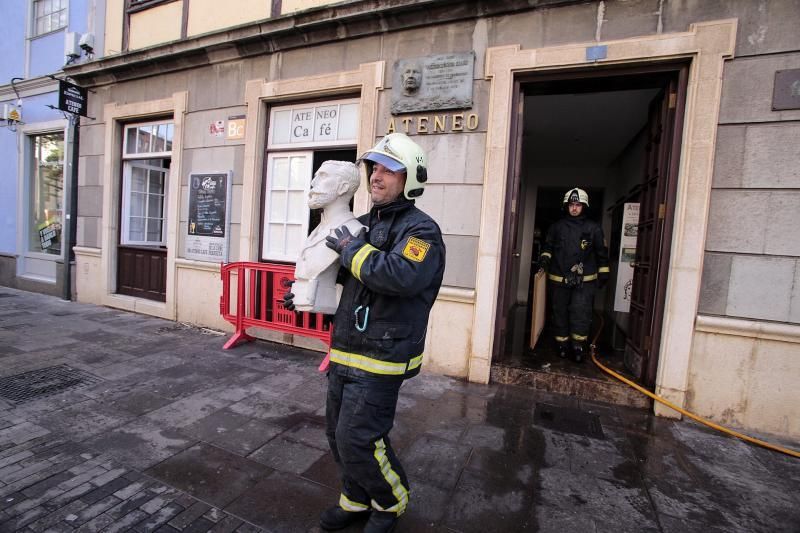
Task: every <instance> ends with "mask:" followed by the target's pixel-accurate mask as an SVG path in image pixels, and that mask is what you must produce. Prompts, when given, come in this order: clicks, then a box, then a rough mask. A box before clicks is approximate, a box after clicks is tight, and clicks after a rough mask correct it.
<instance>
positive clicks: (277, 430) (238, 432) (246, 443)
mask: <svg viewBox="0 0 800 533" xmlns="http://www.w3.org/2000/svg"><path fill="white" fill-rule="evenodd" d="M285 430H286V428H284V427H282V426H279V425H276V424H271V423H269V422H264V421H261V420H252V419H251V420H249V422H247V423H245V424H244V425H242V426H239V427H237V428H236V429H233V430H231V431H226V432H223V433H220V434H217V435H216V436H214V437H213V438H211V439H210V440H209V442H211V443H212V444H214V445H216V446H219V447H221V448H225V449H226V450H228V451H231V452H233V453H235V454H238V455H241V456H247V455H249V454H250V453H252V452H253V451H255V450H257V449H258V448H260V447H262V446H263V445H264V444H266V443H267V442H269V441H270V440H272V439H273V438H275V437H277V436H278V435H280V434H281V433H283V432H284V431H285Z"/></svg>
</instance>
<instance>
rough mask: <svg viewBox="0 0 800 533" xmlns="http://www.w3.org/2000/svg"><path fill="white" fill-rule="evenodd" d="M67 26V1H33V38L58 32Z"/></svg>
mask: <svg viewBox="0 0 800 533" xmlns="http://www.w3.org/2000/svg"><path fill="white" fill-rule="evenodd" d="M66 25H67V0H34V2H33V36H34V37H37V36H39V35H44V34H45V33H50V32H51V31H56V30H60V29H61V28H63V27H65V26H66Z"/></svg>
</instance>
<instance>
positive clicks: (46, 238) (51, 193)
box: [27, 132, 64, 255]
mask: <svg viewBox="0 0 800 533" xmlns="http://www.w3.org/2000/svg"><path fill="white" fill-rule="evenodd" d="M29 142H30V148H31V150H30V153H31V156H32V157H31V159H32V160H31V163H30V169H31V170H30V174H29V176H30V178H29V181H28V199H29V200H28V201H29V203H28V230H27V234H28V236H27V241H28V251H29V252H35V253H44V254H49V255H61V227H62V226H61V225H62V216H63V202H64V194H63V193H64V134H63V133H62V132H59V133H46V134H41V135H32V136H30V137H29Z"/></svg>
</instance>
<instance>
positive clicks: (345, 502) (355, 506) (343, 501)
mask: <svg viewBox="0 0 800 533" xmlns="http://www.w3.org/2000/svg"><path fill="white" fill-rule="evenodd" d="M339 507H341V508H342V509H344V510H345V511H350V512H351V513H357V512H359V511H366V510H367V509H369V506H368V505H364V504H363V503H358V502H354V501H353V500H351V499H350V498H348V497H347V496H345V495H344V493H342V494H340V495H339Z"/></svg>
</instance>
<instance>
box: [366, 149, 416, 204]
mask: <svg viewBox="0 0 800 533" xmlns="http://www.w3.org/2000/svg"><path fill="white" fill-rule="evenodd" d="M360 161H371V162H372V163H380V164H381V165H383V166H385V167H386V168H388V169H389V170H391V171H394V172H399V171H401V170H404V171H405V172H406V185H405V188H404V189H403V195H404V196H405V197H406V198H408V199H409V200H412V199H414V198H418V197H420V196H422V192H423V191H424V189H425V182H426V181H428V168H427V166H428V165H427V162H426V158H425V151H424V150H423V149H422V148H421V147H420V146H419V145H418V144H417V143H415V142H414V141H412V140H411V139H410V138H409V137H408V135H406V134H404V133H390V134H389V135H387V136H386V137H384V138H383V139H381V140H380V141H378V144H376V145H375V147H374V148H372V149H370V150H367V151H366V152H365V153H364V155H362V156H361V159H360ZM370 171H371V169H370V168H369V167H368V170H367V177H369V172H370Z"/></svg>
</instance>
